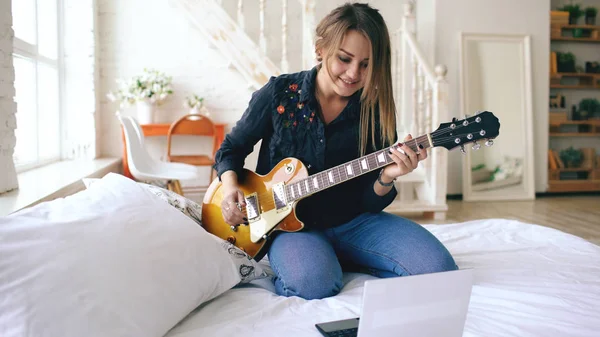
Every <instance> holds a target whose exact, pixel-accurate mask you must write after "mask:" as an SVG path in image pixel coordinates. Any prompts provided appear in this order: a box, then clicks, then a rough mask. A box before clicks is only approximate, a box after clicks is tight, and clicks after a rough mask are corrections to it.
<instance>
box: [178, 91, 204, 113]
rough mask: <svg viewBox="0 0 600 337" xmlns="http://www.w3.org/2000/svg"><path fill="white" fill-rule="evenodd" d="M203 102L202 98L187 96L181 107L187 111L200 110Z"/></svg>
mask: <svg viewBox="0 0 600 337" xmlns="http://www.w3.org/2000/svg"><path fill="white" fill-rule="evenodd" d="M203 102H204V98H202V97H200V96H198V95H196V94H194V95H192V96H188V97H186V98H185V100H184V101H183V106H184V107H185V108H189V109H200V108H201V107H202V104H203Z"/></svg>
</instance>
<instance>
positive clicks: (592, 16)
mask: <svg viewBox="0 0 600 337" xmlns="http://www.w3.org/2000/svg"><path fill="white" fill-rule="evenodd" d="M584 13H585V24H586V25H592V26H593V25H595V24H596V14H597V13H598V9H597V8H596V7H586V9H585V10H584Z"/></svg>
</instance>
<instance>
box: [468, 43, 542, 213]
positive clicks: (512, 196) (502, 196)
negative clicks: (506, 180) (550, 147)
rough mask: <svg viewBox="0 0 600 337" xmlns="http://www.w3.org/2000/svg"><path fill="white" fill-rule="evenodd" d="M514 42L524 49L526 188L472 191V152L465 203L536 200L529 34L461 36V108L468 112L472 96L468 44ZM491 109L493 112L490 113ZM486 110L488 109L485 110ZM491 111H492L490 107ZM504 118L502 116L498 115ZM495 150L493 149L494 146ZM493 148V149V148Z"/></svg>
mask: <svg viewBox="0 0 600 337" xmlns="http://www.w3.org/2000/svg"><path fill="white" fill-rule="evenodd" d="M478 41H481V42H502V43H506V42H511V43H515V44H517V45H518V46H519V47H520V49H521V63H520V65H519V66H520V67H521V73H522V74H523V77H522V78H521V83H520V84H521V88H523V91H524V96H523V98H524V99H523V104H522V107H521V111H522V119H521V120H522V125H523V131H524V132H525V134H524V135H523V139H524V140H525V142H526V144H524V145H523V146H524V151H525V155H524V158H523V179H522V180H521V184H522V186H523V190H522V191H518V192H515V191H508V192H506V191H504V192H503V191H502V189H497V190H496V192H497V193H492V192H490V191H489V190H488V191H473V190H472V189H471V186H472V180H471V153H470V151H469V150H467V151H466V154H465V157H464V158H463V165H462V178H463V179H462V194H463V200H464V201H486V200H533V199H535V181H534V161H533V157H534V153H533V132H534V131H533V105H532V99H533V97H532V95H533V94H532V93H533V88H532V66H531V37H530V35H524V34H482V33H467V32H461V33H460V41H459V82H460V109H461V111H463V112H464V111H467V110H466V105H467V103H466V102H468V101H469V93H468V92H467V90H466V88H467V84H468V83H467V82H468V78H467V71H466V70H467V65H468V64H469V55H468V54H467V53H466V51H467V49H466V44H467V43H469V42H478ZM490 109H491V110H490ZM483 110H485V109H483ZM487 110H490V111H493V109H492V108H491V107H490V108H489V109H487ZM495 113H496V112H495ZM498 116H499V117H500V116H501V113H498ZM500 125H501V127H500V135H499V136H498V139H497V140H495V141H499V142H501V141H502V133H503V132H502V119H500ZM504 132H505V136H508V135H509V133H507V132H512V131H511V130H507V129H506V127H505V129H504ZM492 148H493V146H492ZM490 149H491V148H490ZM486 150H487V148H486V147H485V146H483V147H482V148H481V149H480V150H479V151H486Z"/></svg>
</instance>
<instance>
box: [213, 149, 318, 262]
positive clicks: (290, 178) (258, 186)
mask: <svg viewBox="0 0 600 337" xmlns="http://www.w3.org/2000/svg"><path fill="white" fill-rule="evenodd" d="M244 171H245V172H244V173H245V174H244V180H243V181H242V182H241V183H240V185H239V187H240V190H241V191H242V192H243V193H244V195H245V196H246V207H244V208H243V209H242V211H245V213H246V214H247V216H248V217H247V218H248V222H249V224H248V225H243V224H242V225H237V226H232V225H230V224H228V223H226V222H225V220H224V219H223V215H222V213H221V202H222V201H223V193H222V189H221V188H222V184H221V182H220V181H219V180H218V179H215V180H214V181H213V182H212V183H211V184H210V186H209V187H208V189H207V191H206V194H205V196H204V200H203V205H202V226H203V227H204V229H206V231H208V232H209V233H212V234H214V235H216V236H218V237H220V238H222V239H224V240H227V241H229V242H230V243H232V244H234V245H235V246H237V247H239V248H240V249H242V250H244V251H245V252H246V253H247V254H248V255H250V256H252V257H253V258H254V259H255V260H257V261H259V260H260V259H262V257H263V256H264V255H265V254H266V251H267V249H268V246H267V245H266V244H267V242H268V240H267V239H268V237H269V236H270V235H272V234H274V232H276V231H284V232H297V231H299V230H301V229H303V228H304V224H303V223H302V222H301V221H300V220H298V218H297V217H296V212H295V207H296V203H295V202H294V203H291V204H288V203H286V202H285V199H283V198H279V197H278V196H277V193H285V192H283V191H284V186H289V185H290V184H291V183H294V182H299V181H301V180H303V179H305V178H307V177H308V170H307V169H306V167H305V166H304V164H302V162H301V161H300V160H298V159H296V158H286V159H284V160H282V161H281V162H279V163H278V164H277V165H276V166H275V167H274V168H273V169H272V170H271V172H269V173H268V174H267V175H264V176H263V175H259V174H256V173H255V172H252V171H250V170H244ZM278 200H280V201H278Z"/></svg>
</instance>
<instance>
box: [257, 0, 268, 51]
mask: <svg viewBox="0 0 600 337" xmlns="http://www.w3.org/2000/svg"><path fill="white" fill-rule="evenodd" d="M259 7H260V12H259V18H258V19H259V23H260V37H259V38H258V45H259V46H260V51H261V52H262V53H263V54H267V37H266V35H265V0H260V1H259Z"/></svg>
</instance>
